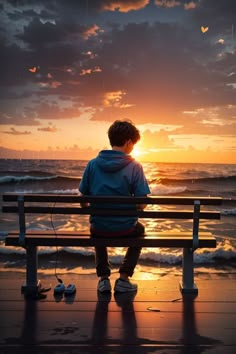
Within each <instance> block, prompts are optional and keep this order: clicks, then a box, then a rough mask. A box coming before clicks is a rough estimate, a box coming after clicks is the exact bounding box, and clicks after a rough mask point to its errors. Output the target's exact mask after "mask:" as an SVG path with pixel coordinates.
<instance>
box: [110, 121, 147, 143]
mask: <svg viewBox="0 0 236 354" xmlns="http://www.w3.org/2000/svg"><path fill="white" fill-rule="evenodd" d="M108 138H109V141H110V144H111V146H123V145H124V144H125V143H126V142H127V141H128V140H131V141H132V142H133V144H136V143H137V141H138V140H139V139H140V133H139V130H138V129H137V128H136V127H135V126H134V125H133V123H132V122H131V121H130V120H116V121H115V122H114V123H113V124H112V125H111V126H110V128H109V129H108Z"/></svg>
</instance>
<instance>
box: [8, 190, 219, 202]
mask: <svg viewBox="0 0 236 354" xmlns="http://www.w3.org/2000/svg"><path fill="white" fill-rule="evenodd" d="M19 195H20V196H22V197H24V200H25V201H26V202H41V203H47V202H50V203H51V202H52V203H83V202H88V203H121V204H134V200H135V203H137V204H166V205H168V204H171V205H193V204H194V201H195V200H199V201H200V203H201V204H202V205H221V204H222V198H220V197H198V196H196V197H172V196H171V197H168V196H157V197H154V196H150V197H124V196H79V195H76V194H63V195H58V194H28V193H27V194H24V193H19V194H17V193H5V194H4V195H3V201H5V202H14V201H15V202H16V201H17V200H18V196H19Z"/></svg>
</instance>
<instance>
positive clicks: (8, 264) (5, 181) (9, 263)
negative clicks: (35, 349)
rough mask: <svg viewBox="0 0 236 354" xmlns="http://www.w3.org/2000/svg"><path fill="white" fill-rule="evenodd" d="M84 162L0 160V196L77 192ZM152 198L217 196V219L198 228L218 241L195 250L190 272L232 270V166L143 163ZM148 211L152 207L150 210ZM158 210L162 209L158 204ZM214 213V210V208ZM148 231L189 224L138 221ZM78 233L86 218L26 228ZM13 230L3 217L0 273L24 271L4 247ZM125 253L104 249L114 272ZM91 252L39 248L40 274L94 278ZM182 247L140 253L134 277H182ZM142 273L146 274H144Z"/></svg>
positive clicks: (235, 236) (235, 186)
mask: <svg viewBox="0 0 236 354" xmlns="http://www.w3.org/2000/svg"><path fill="white" fill-rule="evenodd" d="M86 164H87V161H80V160H77V161H75V160H11V159H1V160H0V194H1V203H2V194H3V193H5V192H30V193H44V192H46V193H63V194H77V193H78V186H79V183H80V179H81V176H82V174H83V171H84V168H85V166H86ZM142 165H143V168H144V172H145V175H146V177H147V180H148V183H149V186H150V189H151V195H155V196H158V195H159V196H160V195H173V196H212V197H222V198H223V204H222V206H220V207H215V209H216V210H220V211H221V215H222V216H221V220H220V221H219V220H217V221H214V220H208V221H202V222H201V224H200V230H201V229H202V230H206V228H207V229H208V230H210V231H211V232H212V233H213V234H214V235H215V236H216V239H217V247H216V249H199V250H197V251H196V252H195V254H194V261H195V272H197V273H198V274H200V275H201V276H204V274H209V272H210V273H214V274H217V275H218V276H221V275H222V274H225V275H226V274H230V273H234V272H235V269H236V165H230V164H192V163H188V164H186V163H183V164H181V163H155V162H149V163H147V162H145V163H142ZM150 208H151V207H150ZM160 208H162V206H160ZM215 209H214V210H215ZM141 221H142V223H143V224H144V225H145V227H146V230H147V231H155V230H176V231H182V230H188V229H189V228H191V224H190V223H189V222H188V221H181V220H178V221H176V220H162V221H152V220H149V219H146V220H145V219H143V220H141ZM52 222H53V226H54V227H55V228H56V229H59V228H60V229H64V230H68V231H69V230H71V231H76V230H83V231H86V230H88V228H89V222H88V217H87V216H80V215H69V216H68V215H67V216H61V215H60V216H56V215H54V216H53V220H51V218H50V216H45V215H32V216H30V217H29V218H28V219H27V227H28V228H31V229H51V228H52ZM16 228H17V216H16V215H11V214H2V213H1V220H0V270H1V271H16V270H17V271H22V272H23V271H24V264H25V263H24V262H25V257H24V252H25V251H24V249H22V248H13V247H6V246H5V245H4V238H5V236H6V234H7V232H8V231H10V230H13V229H16ZM124 251H125V249H121V248H114V249H109V254H110V261H111V263H112V265H113V271H114V272H116V271H117V269H118V265H119V263H120V261H121V259H122V257H123V254H124ZM93 257H94V250H93V249H92V248H91V249H88V248H86V249H83V248H79V247H77V248H76V247H65V248H58V249H55V248H47V247H42V248H39V267H40V270H39V271H41V272H43V273H53V272H54V271H55V267H56V268H57V269H56V270H57V272H58V273H76V272H79V273H80V274H88V273H89V274H94V273H95V270H94V262H93ZM181 262H182V250H181V249H167V248H160V249H150V248H149V249H145V248H144V249H143V250H142V254H141V257H140V262H139V264H138V266H137V268H136V270H137V273H135V274H136V277H138V278H142V274H143V277H145V278H147V277H148V278H150V279H156V278H159V277H162V276H164V275H165V274H167V273H171V274H175V275H179V274H180V273H181ZM144 274H145V275H144Z"/></svg>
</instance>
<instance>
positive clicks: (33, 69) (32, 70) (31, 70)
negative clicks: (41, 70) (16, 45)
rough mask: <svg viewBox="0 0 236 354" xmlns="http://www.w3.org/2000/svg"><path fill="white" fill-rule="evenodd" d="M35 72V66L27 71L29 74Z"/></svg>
mask: <svg viewBox="0 0 236 354" xmlns="http://www.w3.org/2000/svg"><path fill="white" fill-rule="evenodd" d="M36 70H37V68H36V66H34V67H32V68H29V71H30V72H31V73H36Z"/></svg>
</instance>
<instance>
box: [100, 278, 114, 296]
mask: <svg viewBox="0 0 236 354" xmlns="http://www.w3.org/2000/svg"><path fill="white" fill-rule="evenodd" d="M98 291H99V292H100V293H106V292H110V291H111V283H110V280H109V279H108V278H105V279H101V280H99V282H98Z"/></svg>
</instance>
